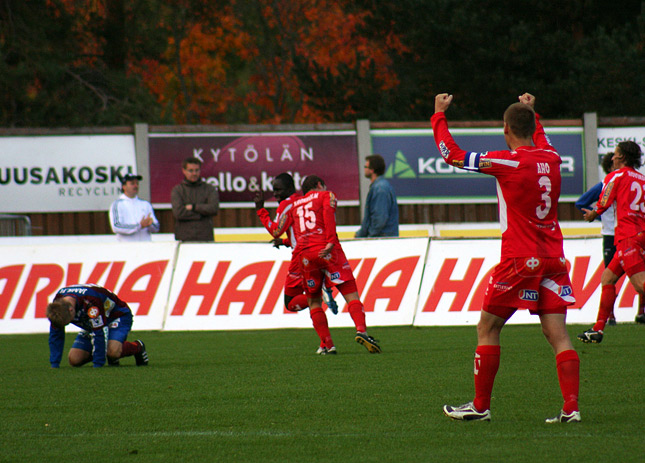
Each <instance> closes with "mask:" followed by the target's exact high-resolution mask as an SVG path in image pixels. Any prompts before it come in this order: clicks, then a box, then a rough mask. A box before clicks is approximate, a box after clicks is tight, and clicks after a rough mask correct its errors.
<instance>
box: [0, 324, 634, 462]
mask: <svg viewBox="0 0 645 463" xmlns="http://www.w3.org/2000/svg"><path fill="white" fill-rule="evenodd" d="M585 328H587V327H583V326H570V327H569V331H570V333H571V336H572V337H574V336H575V335H576V334H577V333H579V332H581V331H583V330H584V329H585ZM332 334H333V335H334V339H335V341H336V345H337V348H338V350H339V354H338V355H337V356H327V357H320V356H317V355H315V354H314V352H315V350H316V348H317V338H316V335H315V333H314V331H313V329H311V330H268V331H236V332H181V333H172V332H139V333H137V332H134V333H133V334H132V336H131V340H132V339H136V338H141V339H143V340H144V341H145V343H146V346H147V349H148V352H149V355H150V365H149V366H148V367H140V368H137V367H135V366H134V359H133V358H127V359H123V360H122V361H121V364H122V365H121V366H120V367H110V368H108V367H106V368H102V369H94V368H92V367H91V365H87V366H85V367H82V368H77V369H74V368H71V367H69V366H68V365H67V364H66V363H65V364H63V366H62V367H61V368H60V369H58V370H53V369H50V368H49V364H48V359H49V351H48V346H47V335H44V334H40V335H4V336H0V352H1V353H2V355H1V356H0V392H1V398H0V410H1V413H0V461H2V462H21V463H28V462H50V461H51V462H81V461H88V462H93V463H94V462H110V463H119V462H136V463H141V462H181V463H185V462H202V461H203V462H349V461H364V462H368V461H374V462H408V461H413V462H524V461H526V462H560V461H562V462H572V461H614V462H631V461H634V462H636V461H638V462H640V461H643V458H644V457H643V452H644V451H645V443H644V442H645V440H644V436H643V432H644V430H643V422H644V420H645V406H644V401H643V397H644V395H645V394H644V393H643V388H644V386H645V368H644V366H643V362H644V361H645V326H638V325H635V324H620V325H618V326H610V327H608V328H607V330H606V331H605V340H604V341H603V343H602V344H599V345H586V344H582V343H580V342H578V341H574V342H575V344H574V345H575V347H576V349H577V351H578V352H579V354H580V358H581V385H580V389H581V390H580V405H581V413H582V418H583V422H582V423H576V424H568V425H567V424H556V425H547V424H545V423H544V419H545V418H547V417H549V416H553V415H555V414H556V413H557V412H558V411H559V409H560V407H561V404H562V398H561V396H560V391H559V388H558V383H557V376H556V371H555V359H554V357H553V354H552V352H551V350H550V347H549V346H548V344H547V343H546V341H545V340H544V338H543V336H542V334H541V330H540V328H539V327H538V326H537V325H530V326H526V325H525V326H514V325H513V326H508V327H506V328H505V330H504V332H503V334H502V362H501V366H500V369H499V373H498V375H497V380H496V383H495V389H494V391H493V393H494V396H493V401H492V407H491V411H492V422H490V423H485V422H474V423H472V422H470V423H469V422H454V421H451V420H449V419H448V418H446V417H444V416H443V414H442V411H441V407H442V405H443V404H444V403H450V404H456V405H458V404H461V403H464V402H467V401H469V400H471V399H472V395H473V378H472V359H473V352H474V347H475V341H476V334H475V328H474V327H433V328H412V327H389V328H384V327H381V328H374V329H372V330H371V334H372V335H373V336H374V337H375V338H377V339H379V340H380V342H381V346H382V348H383V354H381V355H373V354H369V353H368V352H367V351H366V350H365V349H364V348H363V347H361V346H360V345H359V344H357V343H355V342H354V340H353V332H352V331H351V330H349V329H334V330H332ZM73 337H74V335H73V334H68V337H67V339H66V352H67V349H68V348H69V346H71V344H72V339H73ZM65 355H66V354H65Z"/></svg>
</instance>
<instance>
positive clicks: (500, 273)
mask: <svg viewBox="0 0 645 463" xmlns="http://www.w3.org/2000/svg"><path fill="white" fill-rule="evenodd" d="M519 100H520V102H519V103H515V104H512V105H511V106H509V107H508V109H507V110H506V112H505V113H504V138H505V139H506V144H507V145H508V147H509V149H510V151H507V150H503V151H489V152H485V153H472V152H471V153H467V152H465V151H464V150H462V149H461V148H459V146H458V145H457V144H456V143H455V141H454V140H453V138H452V135H451V134H450V131H449V130H448V123H447V121H446V116H445V111H446V110H447V109H448V107H449V106H450V103H451V102H452V95H448V94H445V93H444V94H440V95H437V96H436V98H435V113H434V115H433V116H432V119H431V121H432V129H433V132H434V138H435V142H436V143H437V147H438V148H439V151H440V152H441V155H442V156H443V158H444V160H445V161H446V163H448V164H450V165H453V166H455V167H459V168H461V169H465V170H471V171H475V172H481V173H485V174H489V175H492V176H494V177H495V178H496V180H497V194H498V202H499V216H500V225H501V230H502V255H501V262H500V263H499V264H498V265H497V266H496V267H495V269H494V271H493V274H492V276H491V278H490V281H489V283H488V287H487V289H486V295H485V298H484V306H483V308H482V311H481V318H480V321H479V324H478V325H477V348H476V350H475V364H474V377H475V398H474V400H473V401H472V402H470V403H467V404H464V405H461V406H451V405H445V406H444V407H443V411H444V413H445V414H446V415H447V416H448V417H450V418H453V419H455V420H484V421H489V420H490V419H491V413H490V405H491V404H490V402H491V394H492V391H493V383H494V381H495V375H496V374H497V370H498V367H499V363H500V333H501V331H502V328H503V327H504V325H505V323H506V321H507V320H508V319H509V318H510V317H511V316H512V315H513V313H515V311H516V310H517V309H518V308H527V309H529V310H530V312H531V313H532V314H537V315H538V316H539V317H540V323H541V325H542V332H543V333H544V335H545V337H546V339H547V341H548V342H549V344H551V347H552V348H553V352H554V353H555V358H556V365H557V373H558V380H559V383H560V390H561V391H562V397H563V398H564V405H563V407H562V410H561V411H560V413H559V414H558V415H557V416H556V417H554V418H549V419H547V420H546V422H547V423H556V422H575V421H580V412H579V409H578V389H579V381H580V380H579V368H580V360H579V358H578V354H577V353H576V351H575V350H573V345H572V344H571V340H570V339H569V334H568V333H567V329H566V324H565V320H566V313H567V306H568V305H570V304H572V303H574V302H575V299H574V298H573V295H572V290H571V281H570V280H569V274H568V272H567V268H566V262H565V259H564V252H563V248H562V232H561V231H560V226H559V224H558V218H557V208H558V200H559V198H560V183H561V179H560V164H561V162H562V161H561V159H560V156H559V155H558V153H557V152H556V151H555V149H554V148H553V147H552V146H551V145H550V144H549V142H548V140H547V139H546V135H545V134H544V129H543V128H542V125H541V124H540V122H539V118H538V116H537V115H536V114H535V112H534V110H533V106H534V104H535V98H534V97H533V96H532V95H530V94H528V93H525V94H524V95H522V96H520V97H519Z"/></svg>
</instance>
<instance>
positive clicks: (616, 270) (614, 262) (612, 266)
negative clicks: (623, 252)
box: [607, 253, 625, 278]
mask: <svg viewBox="0 0 645 463" xmlns="http://www.w3.org/2000/svg"><path fill="white" fill-rule="evenodd" d="M607 268H608V269H609V270H611V271H612V273H613V274H614V275H616V276H617V277H619V278H620V277H621V276H623V273H625V270H623V264H621V262H620V256H619V255H618V253H615V254H614V257H612V259H611V262H609V265H608V266H607Z"/></svg>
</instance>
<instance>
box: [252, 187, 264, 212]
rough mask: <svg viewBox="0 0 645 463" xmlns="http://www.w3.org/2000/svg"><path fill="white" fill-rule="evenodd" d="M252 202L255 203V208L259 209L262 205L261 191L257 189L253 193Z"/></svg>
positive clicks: (262, 194)
mask: <svg viewBox="0 0 645 463" xmlns="http://www.w3.org/2000/svg"><path fill="white" fill-rule="evenodd" d="M253 202H254V203H255V210H256V211H259V210H260V209H262V208H263V207H264V193H263V192H261V191H258V192H257V193H255V195H254V196H253Z"/></svg>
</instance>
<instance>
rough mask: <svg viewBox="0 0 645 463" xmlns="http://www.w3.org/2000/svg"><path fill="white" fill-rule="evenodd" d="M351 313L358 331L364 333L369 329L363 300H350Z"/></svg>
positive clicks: (349, 308)
mask: <svg viewBox="0 0 645 463" xmlns="http://www.w3.org/2000/svg"><path fill="white" fill-rule="evenodd" d="M347 305H348V310H349V315H350V316H351V317H352V320H354V325H356V331H359V332H361V333H364V332H365V331H367V324H366V323H365V310H363V303H362V302H361V301H359V300H358V299H357V300H353V301H350V302H348V304H347Z"/></svg>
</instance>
